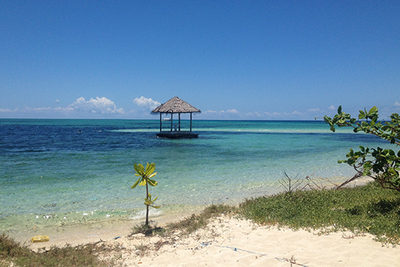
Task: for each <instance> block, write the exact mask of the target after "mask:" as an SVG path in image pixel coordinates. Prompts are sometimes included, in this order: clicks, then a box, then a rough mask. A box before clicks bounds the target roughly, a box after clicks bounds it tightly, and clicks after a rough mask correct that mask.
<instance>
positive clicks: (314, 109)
mask: <svg viewBox="0 0 400 267" xmlns="http://www.w3.org/2000/svg"><path fill="white" fill-rule="evenodd" d="M308 111H309V112H319V111H321V110H320V109H319V108H311V109H309V110H308Z"/></svg>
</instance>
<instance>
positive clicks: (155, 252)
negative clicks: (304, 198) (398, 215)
mask: <svg viewBox="0 0 400 267" xmlns="http://www.w3.org/2000/svg"><path fill="white" fill-rule="evenodd" d="M125 230H126V231H127V232H126V233H121V232H119V233H121V235H119V236H118V238H116V237H117V236H115V233H116V231H123V228H118V229H113V230H112V231H110V230H108V231H97V236H94V235H93V233H90V231H89V232H86V233H81V237H80V238H79V237H78V235H76V236H69V238H70V240H69V241H70V242H69V243H70V244H71V243H72V244H78V243H81V244H84V243H87V242H95V241H96V240H97V241H100V240H102V241H104V242H105V243H106V244H111V245H113V244H116V243H118V244H120V245H121V246H122V247H123V249H122V251H121V252H116V253H115V254H113V255H108V257H113V256H114V257H115V258H117V259H118V261H117V262H116V264H118V266H119V265H120V264H122V266H398V263H399V262H400V247H399V246H393V245H383V244H381V243H380V242H377V241H374V240H373V236H371V235H369V234H366V235H359V236H355V235H354V234H353V233H351V232H336V233H329V234H320V233H318V231H306V230H297V231H294V230H292V229H289V228H287V227H277V226H261V225H256V224H254V223H252V222H250V221H247V220H241V219H237V218H233V217H228V216H226V215H225V216H221V217H219V218H217V219H214V220H213V221H212V222H210V223H209V225H208V226H207V228H206V229H201V230H198V231H196V232H195V233H193V234H191V235H190V236H188V237H182V236H180V235H179V234H176V235H174V236H172V237H169V238H166V237H160V236H154V237H145V236H144V235H143V234H137V235H134V236H129V235H130V233H129V230H128V229H125ZM64 238H66V237H64ZM66 241H68V240H58V241H57V242H58V244H59V245H61V244H62V243H64V242H66ZM57 242H56V239H53V242H52V244H56V243H57ZM49 244H50V243H34V244H32V245H31V247H32V248H39V247H43V246H49ZM145 247H146V248H145Z"/></svg>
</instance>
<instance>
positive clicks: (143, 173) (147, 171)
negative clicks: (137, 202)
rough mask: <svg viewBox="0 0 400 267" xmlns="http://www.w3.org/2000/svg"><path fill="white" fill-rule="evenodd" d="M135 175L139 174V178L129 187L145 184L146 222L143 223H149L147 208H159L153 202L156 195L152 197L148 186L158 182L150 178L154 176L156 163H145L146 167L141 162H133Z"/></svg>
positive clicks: (155, 184)
mask: <svg viewBox="0 0 400 267" xmlns="http://www.w3.org/2000/svg"><path fill="white" fill-rule="evenodd" d="M133 167H134V170H135V172H136V173H135V175H136V176H139V179H138V180H137V181H136V182H135V183H134V184H133V185H132V187H131V189H133V188H135V187H136V186H138V185H139V186H145V187H146V197H145V198H144V205H146V222H145V225H146V226H148V225H149V209H150V207H152V208H156V209H158V208H160V206H156V205H154V202H155V201H156V200H157V198H158V197H155V198H154V199H152V196H151V194H150V193H149V185H150V186H157V184H158V182H156V181H155V180H154V179H152V178H153V177H154V176H156V174H157V173H156V172H155V170H156V164H155V163H147V165H146V168H144V166H143V165H142V164H136V163H135V164H134V166H133Z"/></svg>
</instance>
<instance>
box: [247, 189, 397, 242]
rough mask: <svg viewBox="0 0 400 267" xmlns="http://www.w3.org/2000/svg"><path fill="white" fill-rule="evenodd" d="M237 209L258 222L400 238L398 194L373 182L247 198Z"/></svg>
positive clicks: (387, 238) (380, 238) (391, 239)
mask: <svg viewBox="0 0 400 267" xmlns="http://www.w3.org/2000/svg"><path fill="white" fill-rule="evenodd" d="M239 213H240V214H242V215H243V216H244V217H245V218H247V219H251V220H254V221H255V222H257V223H260V224H279V225H287V226H290V227H293V228H312V229H318V228H325V229H327V228H328V227H330V229H332V230H333V231H338V230H344V229H347V230H350V231H353V232H367V233H371V234H373V235H375V236H376V238H377V240H379V241H381V242H389V243H397V244H398V243H399V242H400V195H399V193H398V192H396V191H394V190H387V189H383V188H381V187H380V185H378V184H377V183H370V184H368V185H366V186H360V187H355V188H345V189H341V190H311V191H294V192H286V193H281V194H277V195H275V196H272V197H259V198H254V199H248V200H246V201H245V202H243V203H242V204H241V205H240V207H239Z"/></svg>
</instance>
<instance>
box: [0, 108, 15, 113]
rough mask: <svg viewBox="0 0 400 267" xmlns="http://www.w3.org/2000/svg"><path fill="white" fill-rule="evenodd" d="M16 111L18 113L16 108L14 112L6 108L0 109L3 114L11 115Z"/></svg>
mask: <svg viewBox="0 0 400 267" xmlns="http://www.w3.org/2000/svg"><path fill="white" fill-rule="evenodd" d="M17 111H18V109H17V108H16V109H14V110H12V109H8V108H0V112H4V113H11V112H17Z"/></svg>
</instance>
